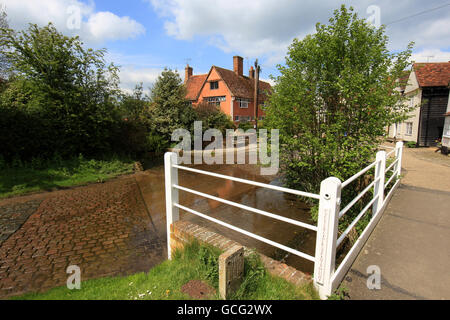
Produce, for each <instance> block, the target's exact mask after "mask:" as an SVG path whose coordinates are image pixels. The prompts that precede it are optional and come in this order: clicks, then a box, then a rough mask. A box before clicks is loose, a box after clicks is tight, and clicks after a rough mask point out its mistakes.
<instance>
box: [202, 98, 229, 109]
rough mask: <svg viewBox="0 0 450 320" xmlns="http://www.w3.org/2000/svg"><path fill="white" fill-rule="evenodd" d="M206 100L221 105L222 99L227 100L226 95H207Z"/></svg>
mask: <svg viewBox="0 0 450 320" xmlns="http://www.w3.org/2000/svg"><path fill="white" fill-rule="evenodd" d="M205 100H206V102H208V103H209V104H215V105H216V106H218V107H220V103H221V102H222V101H225V100H226V99H225V96H221V97H207V98H205Z"/></svg>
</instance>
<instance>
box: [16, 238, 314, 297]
mask: <svg viewBox="0 0 450 320" xmlns="http://www.w3.org/2000/svg"><path fill="white" fill-rule="evenodd" d="M219 255H220V251H219V250H218V249H217V248H214V247H211V246H208V245H203V244H202V245H200V244H199V243H198V242H195V241H194V242H192V243H190V244H187V245H186V246H185V248H184V250H177V251H175V252H174V256H173V259H172V260H167V261H165V262H163V263H161V264H160V265H158V266H156V267H154V268H152V269H151V270H150V271H149V272H148V273H138V274H134V275H131V276H127V277H109V278H100V279H94V280H86V281H82V283H81V289H80V290H75V289H74V290H69V289H67V288H66V287H65V286H64V287H59V288H54V289H51V290H49V291H48V292H45V293H30V294H25V295H23V296H19V297H14V298H13V299H19V300H22V299H25V300H71V299H73V300H85V299H86V300H169V299H170V300H189V299H194V298H192V297H190V296H189V295H187V294H186V293H183V292H182V291H181V287H182V286H183V285H184V284H186V283H187V282H189V281H190V280H201V281H203V282H204V283H206V284H208V285H209V286H211V287H212V288H214V289H215V290H216V293H215V294H212V295H211V296H210V297H209V298H208V299H211V300H216V299H220V295H219V293H218V281H219V271H218V257H219ZM231 299H238V300H240V299H243V300H247V299H251V300H279V299H282V300H296V299H318V296H317V294H316V292H315V290H314V289H313V288H312V285H308V286H306V287H303V288H300V287H296V286H294V285H293V284H291V283H289V282H287V281H286V280H284V279H282V278H278V277H273V276H271V275H270V274H268V273H267V272H266V270H265V269H264V267H263V265H262V263H261V261H260V260H259V256H258V255H257V254H252V255H250V256H249V257H246V258H245V271H244V281H243V283H242V285H241V287H240V289H239V290H238V291H237V292H236V294H235V295H234V296H232V297H231Z"/></svg>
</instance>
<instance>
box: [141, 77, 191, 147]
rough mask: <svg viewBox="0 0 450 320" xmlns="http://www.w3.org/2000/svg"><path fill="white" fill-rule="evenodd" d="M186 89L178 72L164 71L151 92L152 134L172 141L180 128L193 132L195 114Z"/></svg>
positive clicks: (150, 114) (150, 115)
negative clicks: (186, 95) (186, 97)
mask: <svg viewBox="0 0 450 320" xmlns="http://www.w3.org/2000/svg"><path fill="white" fill-rule="evenodd" d="M185 90H186V89H185V87H184V85H183V82H182V80H181V78H180V75H179V74H178V72H176V71H175V72H174V71H172V70H170V69H164V71H163V72H162V73H161V75H160V76H159V77H158V79H157V81H156V82H155V84H154V86H153V88H152V90H151V95H150V97H151V103H152V105H151V107H150V110H149V117H150V119H151V120H150V122H149V126H150V129H151V132H154V133H155V134H158V135H161V136H162V137H163V138H164V139H165V140H166V141H170V140H171V134H172V132H173V131H175V130H176V129H179V128H184V129H188V130H189V131H193V124H194V121H195V118H196V117H195V112H194V109H193V108H192V106H190V105H189V102H188V101H187V100H186V99H185V93H186V91H185Z"/></svg>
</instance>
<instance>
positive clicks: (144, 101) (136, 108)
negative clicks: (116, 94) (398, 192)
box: [120, 82, 150, 122]
mask: <svg viewBox="0 0 450 320" xmlns="http://www.w3.org/2000/svg"><path fill="white" fill-rule="evenodd" d="M149 105H150V102H149V99H148V97H147V96H145V95H144V89H143V85H142V82H141V83H139V84H137V85H136V86H135V88H134V90H133V92H132V93H131V94H124V95H123V97H122V100H121V102H120V109H121V114H122V118H125V119H127V120H128V121H135V122H136V121H139V120H144V119H146V117H147V116H148V108H149Z"/></svg>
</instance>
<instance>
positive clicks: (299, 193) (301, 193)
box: [173, 165, 320, 199]
mask: <svg viewBox="0 0 450 320" xmlns="http://www.w3.org/2000/svg"><path fill="white" fill-rule="evenodd" d="M173 167H174V168H177V169H181V170H185V171H190V172H194V173H199V174H204V175H208V176H211V177H216V178H221V179H226V180H231V181H236V182H240V183H245V184H249V185H252V186H256V187H261V188H266V189H271V190H275V191H280V192H286V193H290V194H294V195H297V196H301V197H307V198H313V199H320V196H319V195H318V194H315V193H310V192H305V191H299V190H294V189H289V188H284V187H279V186H274V185H272V184H267V183H262V182H256V181H251V180H245V179H241V178H236V177H233V176H227V175H223V174H220V173H215V172H209V171H204V170H199V169H195V168H190V167H185V166H180V165H173Z"/></svg>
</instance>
